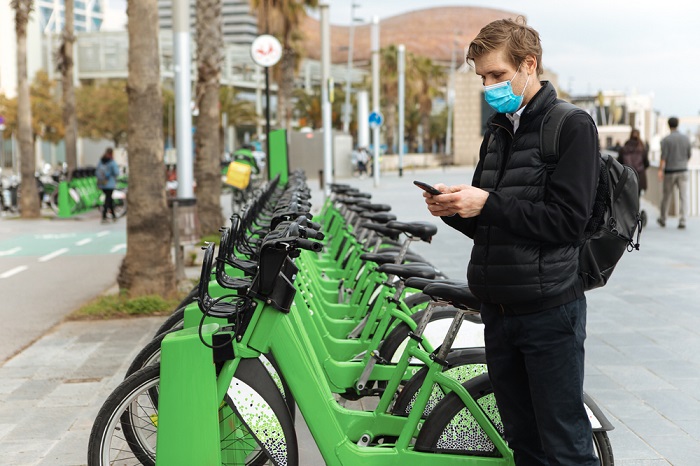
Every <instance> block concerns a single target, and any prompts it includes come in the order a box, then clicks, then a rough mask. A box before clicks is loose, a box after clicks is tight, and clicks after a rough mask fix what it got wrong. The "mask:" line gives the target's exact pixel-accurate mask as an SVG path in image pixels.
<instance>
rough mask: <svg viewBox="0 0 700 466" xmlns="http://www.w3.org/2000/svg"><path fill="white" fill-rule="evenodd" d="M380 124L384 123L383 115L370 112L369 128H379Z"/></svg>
mask: <svg viewBox="0 0 700 466" xmlns="http://www.w3.org/2000/svg"><path fill="white" fill-rule="evenodd" d="M382 123H384V115H382V112H372V113H370V114H369V127H370V128H372V129H374V128H379V127H380V126H382Z"/></svg>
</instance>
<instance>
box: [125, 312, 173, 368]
mask: <svg viewBox="0 0 700 466" xmlns="http://www.w3.org/2000/svg"><path fill="white" fill-rule="evenodd" d="M178 330H182V324H180V325H176V326H174V327H172V328H171V329H170V330H167V331H165V332H163V333H160V334H158V335H156V336H155V337H154V338H153V339H152V340H151V341H149V342H148V343H147V344H146V346H144V347H143V348H141V351H139V352H138V354H137V355H136V357H135V358H134V360H133V361H131V364H130V365H129V368H128V369H127V370H126V374H125V375H124V378H125V379H126V378H127V377H129V376H130V375H131V374H133V373H134V372H136V371H138V370H139V369H143V368H144V367H146V366H151V365H153V364H157V363H159V362H160V344H161V343H162V342H163V338H165V337H166V335H168V334H169V333H172V332H176V331H178Z"/></svg>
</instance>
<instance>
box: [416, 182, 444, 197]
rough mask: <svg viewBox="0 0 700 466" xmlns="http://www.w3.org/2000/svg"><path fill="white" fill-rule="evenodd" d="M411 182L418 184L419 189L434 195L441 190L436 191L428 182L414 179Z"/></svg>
mask: <svg viewBox="0 0 700 466" xmlns="http://www.w3.org/2000/svg"><path fill="white" fill-rule="evenodd" d="M413 184H415V185H416V186H418V187H419V188H420V189H422V190H424V191H427V192H429V193H430V194H432V195H433V196H436V195H438V194H442V192H440V191H438V190H437V189H435V188H433V187H432V186H431V185H429V184H428V183H423V182H422V181H414V182H413Z"/></svg>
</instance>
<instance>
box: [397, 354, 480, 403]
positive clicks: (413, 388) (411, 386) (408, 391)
mask: <svg viewBox="0 0 700 466" xmlns="http://www.w3.org/2000/svg"><path fill="white" fill-rule="evenodd" d="M446 361H447V366H446V367H445V372H447V373H449V374H450V376H451V377H452V378H454V379H456V380H458V381H459V382H460V383H463V382H466V381H467V380H469V379H472V378H474V377H476V376H480V375H481V374H483V373H484V372H486V351H485V350H484V348H466V349H458V350H453V351H450V353H448V355H447V358H446ZM427 373H428V368H427V367H425V366H424V367H422V368H421V369H420V370H419V371H418V372H417V373H416V374H414V375H413V377H411V378H410V379H409V380H408V381H407V382H406V383H405V384H404V386H403V388H402V389H401V392H400V393H399V394H398V396H397V397H396V400H395V401H394V404H393V405H392V407H391V413H392V414H394V415H396V416H408V415H409V413H410V412H411V409H412V408H413V403H414V401H415V399H416V396H417V394H418V391H419V390H420V388H421V386H422V385H423V381H424V380H425V376H426V375H427ZM444 397H445V394H444V392H443V391H442V389H441V388H440V387H439V386H438V385H435V386H433V391H432V393H431V395H430V399H429V400H428V404H427V405H426V407H425V410H424V412H423V417H427V416H428V415H430V413H431V412H432V410H433V409H434V408H435V406H436V405H437V403H439V402H440V400H442V399H443V398H444Z"/></svg>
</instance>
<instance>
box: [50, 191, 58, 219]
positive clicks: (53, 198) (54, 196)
mask: <svg viewBox="0 0 700 466" xmlns="http://www.w3.org/2000/svg"><path fill="white" fill-rule="evenodd" d="M49 206H51V210H53V213H54V214H56V215H58V188H56V191H54V192H53V193H51V195H50V196H49Z"/></svg>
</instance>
